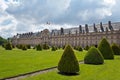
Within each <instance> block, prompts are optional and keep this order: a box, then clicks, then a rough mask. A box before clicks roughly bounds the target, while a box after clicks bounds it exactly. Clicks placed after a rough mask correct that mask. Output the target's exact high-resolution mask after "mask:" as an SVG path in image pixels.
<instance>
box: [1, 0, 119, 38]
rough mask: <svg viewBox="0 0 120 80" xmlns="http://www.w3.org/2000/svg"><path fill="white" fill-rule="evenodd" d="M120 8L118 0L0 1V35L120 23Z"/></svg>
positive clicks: (8, 35) (9, 35) (6, 36)
mask: <svg viewBox="0 0 120 80" xmlns="http://www.w3.org/2000/svg"><path fill="white" fill-rule="evenodd" d="M119 8H120V2H119V0H0V36H2V37H5V38H8V37H12V36H13V35H15V34H16V33H23V32H31V31H33V32H37V31H41V30H43V29H45V28H47V29H50V30H51V29H59V28H60V27H63V28H70V27H76V26H78V25H79V24H81V25H84V24H86V23H87V24H89V25H90V24H93V23H97V24H98V23H99V22H101V21H102V22H103V23H107V22H108V21H109V20H111V21H112V22H118V21H119V20H120V9H119ZM46 22H50V23H51V24H50V25H48V24H46Z"/></svg>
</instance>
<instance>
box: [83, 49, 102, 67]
mask: <svg viewBox="0 0 120 80" xmlns="http://www.w3.org/2000/svg"><path fill="white" fill-rule="evenodd" d="M84 63H86V64H96V65H97V64H103V63H104V58H103V56H102V54H101V52H100V51H99V50H98V49H97V48H95V47H91V48H90V49H89V50H88V52H87V54H86V56H85V58H84Z"/></svg>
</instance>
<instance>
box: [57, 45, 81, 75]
mask: <svg viewBox="0 0 120 80" xmlns="http://www.w3.org/2000/svg"><path fill="white" fill-rule="evenodd" d="M58 70H59V71H60V73H64V74H76V73H78V72H79V63H78V60H77V58H76V56H75V54H74V51H73V49H72V47H71V46H70V45H66V47H65V50H64V52H63V55H62V57H61V59H60V61H59V63H58Z"/></svg>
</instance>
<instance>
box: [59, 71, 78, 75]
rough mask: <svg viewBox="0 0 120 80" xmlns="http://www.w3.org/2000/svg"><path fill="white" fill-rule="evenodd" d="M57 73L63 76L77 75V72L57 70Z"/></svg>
mask: <svg viewBox="0 0 120 80" xmlns="http://www.w3.org/2000/svg"><path fill="white" fill-rule="evenodd" d="M58 74H60V75H63V76H77V75H79V73H64V72H58Z"/></svg>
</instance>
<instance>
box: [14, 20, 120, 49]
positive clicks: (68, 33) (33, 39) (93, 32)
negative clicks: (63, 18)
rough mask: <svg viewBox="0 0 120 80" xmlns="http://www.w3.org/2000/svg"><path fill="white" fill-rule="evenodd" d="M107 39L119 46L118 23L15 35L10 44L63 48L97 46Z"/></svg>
mask: <svg viewBox="0 0 120 80" xmlns="http://www.w3.org/2000/svg"><path fill="white" fill-rule="evenodd" d="M103 37H105V38H107V39H108V41H109V43H110V44H112V43H117V44H119V45H120V22H117V23H111V21H109V22H108V24H102V22H100V24H98V25H95V24H93V26H89V27H88V25H87V24H85V26H84V27H82V26H81V25H80V26H79V27H76V28H69V29H63V28H61V29H60V30H52V31H51V32H50V31H49V30H48V29H45V30H43V31H41V32H37V33H32V32H29V33H23V34H17V35H15V36H14V37H13V38H12V44H13V45H18V44H26V45H28V44H30V45H32V46H35V45H37V44H44V43H47V44H49V45H50V46H53V45H55V46H61V47H62V46H64V45H66V44H71V45H72V46H82V47H85V46H87V45H89V46H91V45H98V43H99V41H100V40H101V39H102V38H103Z"/></svg>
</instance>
